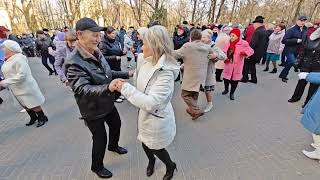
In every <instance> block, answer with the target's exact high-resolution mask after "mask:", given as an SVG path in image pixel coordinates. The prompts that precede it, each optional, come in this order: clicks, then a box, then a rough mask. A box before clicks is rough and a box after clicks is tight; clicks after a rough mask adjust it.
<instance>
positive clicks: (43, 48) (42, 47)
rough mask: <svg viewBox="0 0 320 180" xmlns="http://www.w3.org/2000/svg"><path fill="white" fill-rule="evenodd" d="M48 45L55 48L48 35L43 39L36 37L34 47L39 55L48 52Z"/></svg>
mask: <svg viewBox="0 0 320 180" xmlns="http://www.w3.org/2000/svg"><path fill="white" fill-rule="evenodd" d="M49 47H52V48H53V49H55V46H54V44H53V43H52V40H51V39H50V37H45V38H43V39H38V40H37V41H36V48H37V50H39V51H40V53H41V56H43V55H45V54H48V53H49Z"/></svg>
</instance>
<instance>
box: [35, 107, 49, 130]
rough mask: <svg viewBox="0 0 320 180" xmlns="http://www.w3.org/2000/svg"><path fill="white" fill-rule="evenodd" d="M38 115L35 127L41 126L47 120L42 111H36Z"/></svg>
mask: <svg viewBox="0 0 320 180" xmlns="http://www.w3.org/2000/svg"><path fill="white" fill-rule="evenodd" d="M36 113H37V115H38V124H37V127H41V126H43V125H44V124H45V123H46V122H47V121H48V117H47V116H46V115H44V113H43V111H39V112H36Z"/></svg>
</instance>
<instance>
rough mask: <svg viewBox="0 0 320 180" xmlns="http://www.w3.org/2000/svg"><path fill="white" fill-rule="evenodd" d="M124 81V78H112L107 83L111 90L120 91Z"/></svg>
mask: <svg viewBox="0 0 320 180" xmlns="http://www.w3.org/2000/svg"><path fill="white" fill-rule="evenodd" d="M125 82H126V81H125V80H124V79H114V80H112V81H111V83H110V84H109V86H108V88H109V90H110V91H111V92H115V91H118V92H121V89H122V86H123V84H124V83H125Z"/></svg>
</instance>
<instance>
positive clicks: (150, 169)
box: [147, 159, 156, 177]
mask: <svg viewBox="0 0 320 180" xmlns="http://www.w3.org/2000/svg"><path fill="white" fill-rule="evenodd" d="M155 163H156V159H154V160H151V161H150V160H149V163H148V167H147V177H150V176H152V174H153V172H154V164H155Z"/></svg>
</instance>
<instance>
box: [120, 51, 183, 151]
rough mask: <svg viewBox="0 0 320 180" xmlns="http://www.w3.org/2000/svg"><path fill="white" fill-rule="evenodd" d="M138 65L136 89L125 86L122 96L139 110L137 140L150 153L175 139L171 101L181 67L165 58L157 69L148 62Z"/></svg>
mask: <svg viewBox="0 0 320 180" xmlns="http://www.w3.org/2000/svg"><path fill="white" fill-rule="evenodd" d="M140 62H143V64H142V65H141V66H140V67H139V68H140V69H139V70H138V74H137V80H136V81H137V86H136V87H134V86H132V85H130V84H129V83H124V85H123V87H122V89H121V93H122V95H123V96H124V97H126V98H127V100H128V101H129V102H130V103H132V104H133V105H134V106H136V107H138V108H139V117H138V139H139V140H140V141H141V142H143V143H144V144H145V145H146V146H147V147H149V148H150V149H162V148H166V147H167V146H168V145H170V144H171V142H172V141H173V140H174V137H175V135H176V123H175V114H174V111H173V108H172V105H171V99H172V96H173V92H174V80H175V79H176V77H177V76H178V74H179V69H180V67H179V65H178V64H177V63H175V62H173V61H171V60H168V59H167V58H166V57H165V56H162V57H161V58H160V59H159V61H158V62H157V64H156V65H153V64H152V63H151V62H150V61H149V60H144V61H140Z"/></svg>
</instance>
